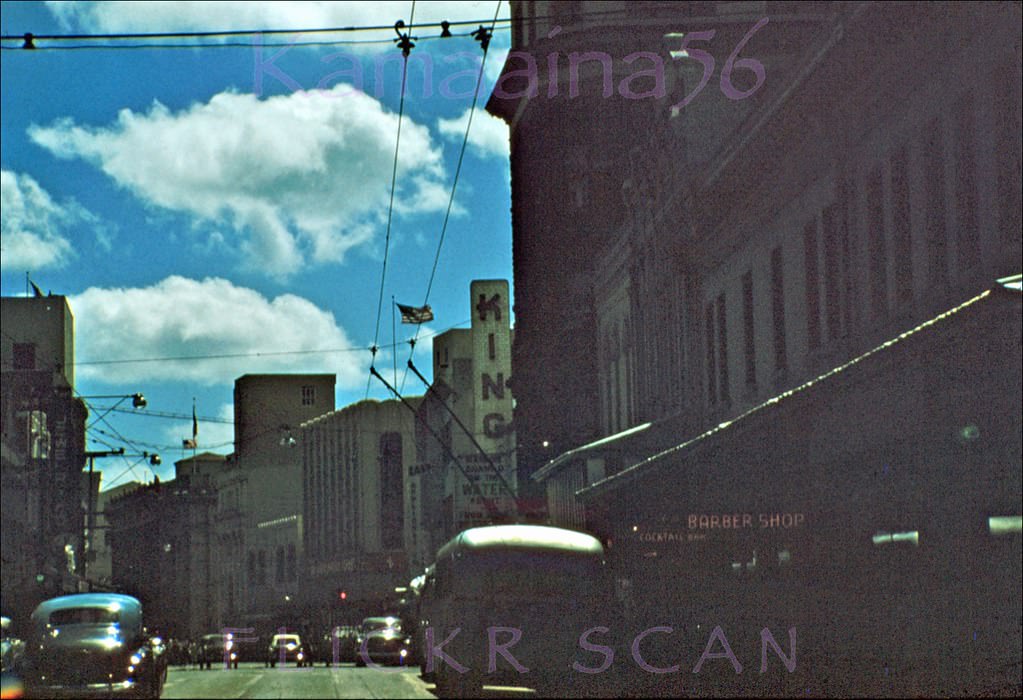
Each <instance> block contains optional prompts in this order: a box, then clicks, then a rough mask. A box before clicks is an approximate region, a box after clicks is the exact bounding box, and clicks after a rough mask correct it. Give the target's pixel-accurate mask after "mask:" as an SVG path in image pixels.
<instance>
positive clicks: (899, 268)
mask: <svg viewBox="0 0 1023 700" xmlns="http://www.w3.org/2000/svg"><path fill="white" fill-rule="evenodd" d="M891 201H892V204H891V206H892V258H893V261H894V263H895V303H896V305H897V306H898V307H899V308H900V309H902V308H905V307H907V306H910V305H911V304H912V303H913V233H912V227H911V212H910V200H909V149H908V148H907V147H906V146H905V145H903V146H902V147H900V148H899V149H898V150H897V151H896V152H895V154H894V155H893V156H892V200H891Z"/></svg>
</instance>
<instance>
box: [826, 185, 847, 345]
mask: <svg viewBox="0 0 1023 700" xmlns="http://www.w3.org/2000/svg"><path fill="white" fill-rule="evenodd" d="M821 228H822V229H823V233H824V318H825V322H826V326H825V327H826V330H827V333H828V340H829V341H832V340H837V339H839V338H842V337H844V336H845V334H846V331H847V329H848V325H849V321H850V318H849V317H850V308H849V297H850V290H849V287H848V283H849V275H848V267H847V266H848V263H849V235H848V233H849V230H848V227H847V226H846V225H845V198H844V197H839V199H838V200H837V201H835V202H834V203H832V204H829V205H828V206H827V207H826V208H825V209H824V212H823V213H822V215H821Z"/></svg>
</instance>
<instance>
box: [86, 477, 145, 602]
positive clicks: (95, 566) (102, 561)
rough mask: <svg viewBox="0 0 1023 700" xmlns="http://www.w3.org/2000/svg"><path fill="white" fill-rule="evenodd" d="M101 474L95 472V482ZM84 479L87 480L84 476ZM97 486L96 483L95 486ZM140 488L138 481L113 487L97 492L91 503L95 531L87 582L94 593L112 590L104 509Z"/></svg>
mask: <svg viewBox="0 0 1023 700" xmlns="http://www.w3.org/2000/svg"><path fill="white" fill-rule="evenodd" d="M101 474H102V473H101V472H95V475H96V477H97V479H96V480H97V482H98V481H99V478H98V477H99V476H100V475H101ZM86 478H88V477H87V476H86ZM98 485H99V484H98V483H97V486H98ZM141 486H142V484H141V483H139V482H138V481H129V482H128V483H126V484H121V485H119V486H115V487H114V488H112V489H107V490H106V491H99V493H98V494H96V497H95V500H94V501H93V504H94V507H95V509H96V510H95V512H94V514H93V517H94V518H95V520H94V522H95V525H94V527H93V529H94V530H95V533H94V536H93V537H92V542H91V543H90V546H91V547H92V551H93V553H94V554H93V556H92V560H91V561H90V562H89V568H88V576H89V581H91V583H92V590H94V591H111V590H114V578H113V571H114V570H113V552H112V550H111V548H110V534H109V530H110V523H109V522H108V521H107V516H106V509H107V504H108V503H109V502H110V501H112V500H114V499H116V498H120V497H121V496H124V495H126V494H129V493H131V492H132V491H135V490H136V489H138V488H140V487H141Z"/></svg>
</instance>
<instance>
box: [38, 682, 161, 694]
mask: <svg viewBox="0 0 1023 700" xmlns="http://www.w3.org/2000/svg"><path fill="white" fill-rule="evenodd" d="M142 692H143V688H142V687H141V685H140V684H139V682H138V681H135V680H127V681H122V682H120V683H88V684H85V685H50V684H46V685H42V684H34V683H27V684H26V686H25V697H26V698H122V697H123V698H135V697H139V696H140V695H141V694H142Z"/></svg>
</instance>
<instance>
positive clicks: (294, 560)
mask: <svg viewBox="0 0 1023 700" xmlns="http://www.w3.org/2000/svg"><path fill="white" fill-rule="evenodd" d="M288 580H289V581H297V580H298V557H297V555H296V552H295V545H294V544H289V545H288Z"/></svg>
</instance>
